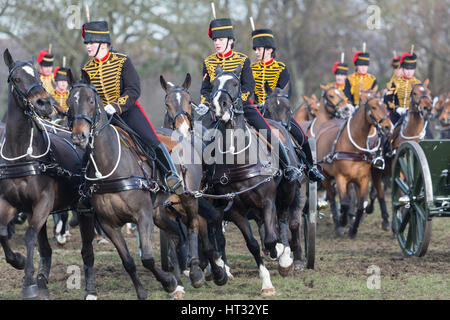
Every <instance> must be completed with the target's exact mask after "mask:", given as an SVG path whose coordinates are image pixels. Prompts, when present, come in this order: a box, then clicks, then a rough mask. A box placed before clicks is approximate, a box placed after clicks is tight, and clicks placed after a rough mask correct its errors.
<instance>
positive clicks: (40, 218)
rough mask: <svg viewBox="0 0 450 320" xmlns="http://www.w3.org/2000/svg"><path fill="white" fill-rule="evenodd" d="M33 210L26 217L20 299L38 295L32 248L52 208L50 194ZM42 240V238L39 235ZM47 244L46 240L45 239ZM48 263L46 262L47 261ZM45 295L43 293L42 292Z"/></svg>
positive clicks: (43, 197)
mask: <svg viewBox="0 0 450 320" xmlns="http://www.w3.org/2000/svg"><path fill="white" fill-rule="evenodd" d="M41 199H42V200H41V201H39V202H38V203H37V204H36V205H35V206H34V208H33V215H32V216H31V217H28V221H29V227H28V228H27V231H26V232H25V244H26V247H27V259H26V263H25V278H24V282H23V286H22V298H23V299H31V298H35V297H36V296H37V295H38V286H37V285H36V282H35V279H34V278H33V275H34V263H33V256H34V247H35V246H36V243H37V241H38V234H39V233H40V231H41V228H42V227H43V226H44V225H45V223H46V221H47V218H48V216H49V214H50V210H51V208H52V207H53V201H54V199H52V197H51V195H50V193H47V194H44V195H43V196H42V198H41ZM41 237H43V238H44V236H42V235H41ZM43 238H41V239H43ZM47 242H48V239H47ZM47 263H48V261H47ZM43 294H44V295H45V292H43Z"/></svg>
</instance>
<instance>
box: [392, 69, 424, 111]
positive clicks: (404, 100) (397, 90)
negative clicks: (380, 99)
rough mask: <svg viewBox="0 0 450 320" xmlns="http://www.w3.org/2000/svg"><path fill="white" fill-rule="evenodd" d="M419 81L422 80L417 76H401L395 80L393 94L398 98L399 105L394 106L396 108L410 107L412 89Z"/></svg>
mask: <svg viewBox="0 0 450 320" xmlns="http://www.w3.org/2000/svg"><path fill="white" fill-rule="evenodd" d="M418 83H421V81H420V80H419V79H417V78H415V77H412V78H411V79H405V78H403V77H399V78H397V79H394V80H393V82H392V84H393V85H392V89H393V94H394V96H396V97H397V100H398V105H397V106H394V108H398V107H401V108H409V103H410V95H411V89H412V87H413V86H414V85H415V84H418Z"/></svg>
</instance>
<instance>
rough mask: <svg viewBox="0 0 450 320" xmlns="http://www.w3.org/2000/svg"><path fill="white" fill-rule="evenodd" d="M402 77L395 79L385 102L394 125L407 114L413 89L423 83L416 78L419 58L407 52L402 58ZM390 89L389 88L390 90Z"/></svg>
mask: <svg viewBox="0 0 450 320" xmlns="http://www.w3.org/2000/svg"><path fill="white" fill-rule="evenodd" d="M399 63H400V74H401V76H400V77H398V78H396V79H393V81H392V85H391V87H390V90H389V91H388V92H387V93H386V95H385V97H384V102H385V103H386V104H387V105H388V107H389V109H390V111H392V112H391V115H390V118H391V121H392V123H394V124H395V123H397V121H398V120H399V119H400V118H401V115H403V114H405V113H406V112H407V110H408V108H409V104H410V95H411V90H412V87H413V86H414V85H415V84H418V83H421V81H420V80H419V79H417V78H415V77H414V72H415V69H416V65H417V56H416V54H415V53H413V54H411V53H409V52H405V53H403V54H402V56H401V57H400V62H399ZM388 89H389V88H388Z"/></svg>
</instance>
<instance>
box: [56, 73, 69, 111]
mask: <svg viewBox="0 0 450 320" xmlns="http://www.w3.org/2000/svg"><path fill="white" fill-rule="evenodd" d="M68 71H69V69H68V68H60V67H56V68H55V73H54V74H55V82H56V88H55V91H53V94H52V96H53V98H54V99H55V100H56V102H57V103H58V105H57V108H58V111H60V112H63V113H67V109H68V107H67V104H66V100H67V98H68V97H69V94H70V91H69V89H68V87H69V82H68V81H67V72H68Z"/></svg>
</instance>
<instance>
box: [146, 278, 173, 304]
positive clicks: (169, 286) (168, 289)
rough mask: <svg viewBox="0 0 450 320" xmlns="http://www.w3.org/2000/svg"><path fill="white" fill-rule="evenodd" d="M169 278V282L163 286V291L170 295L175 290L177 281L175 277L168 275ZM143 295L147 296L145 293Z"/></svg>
mask: <svg viewBox="0 0 450 320" xmlns="http://www.w3.org/2000/svg"><path fill="white" fill-rule="evenodd" d="M169 276H170V280H169V281H168V283H167V284H165V285H163V289H164V290H165V291H166V292H168V293H172V292H174V291H175V289H176V288H177V286H178V282H177V279H175V277H174V276H173V275H172V274H169ZM145 295H147V293H145ZM146 298H147V297H146Z"/></svg>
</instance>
